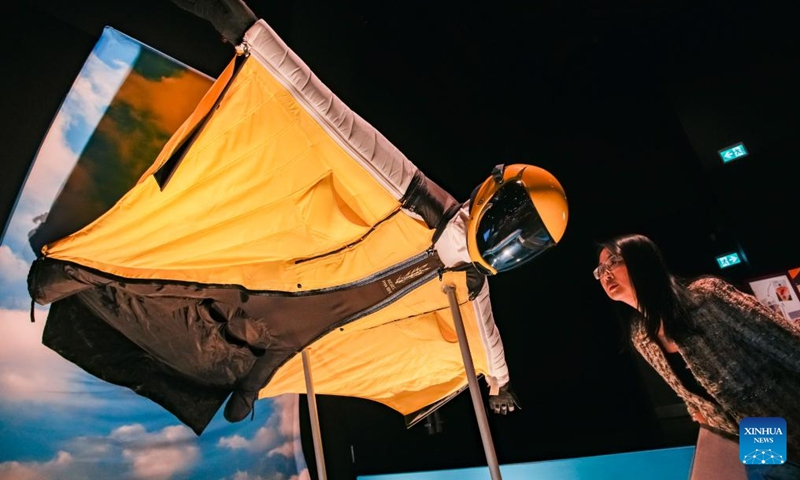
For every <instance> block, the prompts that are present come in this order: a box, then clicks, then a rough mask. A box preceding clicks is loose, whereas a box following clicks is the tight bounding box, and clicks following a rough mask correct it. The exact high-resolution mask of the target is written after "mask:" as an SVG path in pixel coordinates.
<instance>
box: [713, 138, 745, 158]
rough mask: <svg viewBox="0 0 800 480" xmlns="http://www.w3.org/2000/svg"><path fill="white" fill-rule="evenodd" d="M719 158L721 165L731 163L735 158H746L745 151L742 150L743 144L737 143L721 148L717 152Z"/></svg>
mask: <svg viewBox="0 0 800 480" xmlns="http://www.w3.org/2000/svg"><path fill="white" fill-rule="evenodd" d="M718 153H719V157H720V158H721V159H722V163H728V162H732V161H733V160H736V159H737V158H742V157H746V156H747V149H746V148H744V144H743V143H741V142H739V143H737V144H736V145H731V146H730V147H726V148H723V149H722V150H720V151H719V152H718Z"/></svg>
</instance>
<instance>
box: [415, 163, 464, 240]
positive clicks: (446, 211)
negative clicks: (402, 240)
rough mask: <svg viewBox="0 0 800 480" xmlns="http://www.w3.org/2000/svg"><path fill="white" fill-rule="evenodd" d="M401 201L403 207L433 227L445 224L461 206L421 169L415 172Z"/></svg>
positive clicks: (429, 226)
mask: <svg viewBox="0 0 800 480" xmlns="http://www.w3.org/2000/svg"><path fill="white" fill-rule="evenodd" d="M401 202H402V204H403V208H405V209H407V210H409V211H411V212H414V213H416V214H417V215H419V216H420V217H422V219H423V220H424V221H425V225H427V226H428V228H431V229H436V228H437V227H442V226H444V225H445V224H446V223H447V221H448V220H450V218H452V217H453V215H455V213H456V212H457V211H458V209H459V208H460V207H461V205H460V203H459V202H457V201H456V199H455V198H454V197H453V196H452V195H450V194H449V193H447V192H446V191H445V190H443V189H442V187H440V186H439V185H437V184H436V183H434V182H433V181H431V180H430V179H429V178H427V177H426V176H425V175H424V174H423V173H422V172H420V171H417V172H416V173H415V174H414V178H412V179H411V183H410V184H409V186H408V189H407V190H406V193H405V195H403V198H402V200H401Z"/></svg>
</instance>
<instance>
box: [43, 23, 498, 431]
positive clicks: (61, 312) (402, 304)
mask: <svg viewBox="0 0 800 480" xmlns="http://www.w3.org/2000/svg"><path fill="white" fill-rule="evenodd" d="M245 45H246V46H247V52H248V53H247V54H246V55H243V56H240V57H237V58H235V59H234V60H233V61H232V62H231V63H230V65H229V66H228V68H227V69H226V70H225V71H224V72H223V74H222V75H220V77H219V79H218V80H217V82H216V83H215V84H214V85H213V86H212V87H211V89H210V90H209V92H208V93H207V94H206V96H205V98H204V99H203V100H202V101H201V102H200V104H198V107H197V110H196V111H195V112H194V113H193V114H192V115H191V116H190V117H189V118H188V119H187V120H186V122H185V123H184V125H183V126H182V127H181V128H180V129H179V130H178V132H177V133H176V134H175V136H173V138H172V139H170V141H169V142H168V143H167V145H166V146H165V148H164V149H163V151H162V152H161V154H160V155H159V156H158V158H157V159H156V161H155V162H154V163H153V165H152V167H151V168H150V169H149V170H148V171H147V172H146V173H145V174H144V175H143V176H142V177H141V179H140V180H139V182H138V184H137V185H136V186H135V187H134V188H132V189H131V190H130V191H129V192H128V193H127V194H126V195H125V196H124V197H123V198H122V199H121V200H120V201H119V202H118V203H117V204H116V205H114V206H113V207H112V208H111V209H110V210H109V211H108V212H107V213H105V214H104V215H103V216H101V217H99V218H98V219H97V220H96V221H94V222H93V223H91V224H90V225H88V226H87V227H85V228H83V229H82V230H80V231H78V232H76V233H74V234H72V235H69V236H67V237H65V238H62V239H58V240H56V241H53V242H51V243H49V244H48V245H46V246H45V247H44V248H43V249H42V254H41V256H40V258H38V259H37V260H36V261H35V262H34V264H33V266H32V268H31V272H30V275H29V288H30V292H31V296H32V298H33V299H34V300H35V301H36V302H38V303H40V304H48V303H52V306H51V309H50V313H49V316H48V321H47V326H46V329H45V334H44V339H43V341H44V343H45V344H46V345H47V346H49V347H50V348H52V349H54V350H55V351H57V352H59V353H60V354H61V355H62V356H64V357H65V358H67V359H69V360H70V361H72V362H74V363H76V364H77V365H79V366H81V367H82V368H84V369H85V370H87V371H89V372H90V373H92V374H94V375H96V376H98V377H100V378H103V379H104V380H106V381H109V382H112V383H115V384H119V385H123V386H126V387H129V388H131V389H133V390H134V391H136V392H137V393H139V394H140V395H143V396H145V397H148V398H150V399H151V400H153V401H155V402H157V403H159V404H160V405H162V406H163V407H164V408H166V409H167V410H169V411H170V412H172V413H173V414H175V415H176V416H177V417H178V418H179V419H180V420H181V421H183V422H184V423H185V424H187V425H188V426H190V427H191V428H193V429H194V430H195V432H196V433H198V434H199V433H201V432H202V431H203V429H204V428H205V426H206V425H207V424H208V422H209V421H210V420H211V418H212V417H213V416H214V414H215V413H216V412H217V410H218V409H219V407H220V406H221V405H222V403H223V402H224V400H225V398H226V397H227V396H228V395H229V394H230V393H231V392H232V391H233V390H234V389H235V388H238V387H240V386H241V385H243V384H249V385H257V386H259V388H260V392H259V397H270V396H275V395H279V394H283V393H290V392H295V393H302V392H305V383H304V378H303V370H302V363H301V358H300V356H299V355H297V353H299V352H300V351H301V350H303V349H304V348H309V349H310V350H309V352H310V355H311V360H312V365H313V369H314V372H313V377H314V382H315V391H316V392H317V393H322V394H332V395H348V396H357V397H362V398H367V399H372V400H375V401H378V402H381V403H384V404H385V405H387V406H389V407H391V408H393V409H395V410H397V411H398V412H400V413H403V414H408V413H411V412H414V411H416V410H419V409H421V408H423V407H425V406H427V405H430V404H433V403H435V402H437V401H439V400H440V399H442V398H444V397H446V396H448V395H451V394H453V393H454V392H457V391H459V389H462V388H463V386H464V385H466V383H467V380H466V377H465V373H464V366H463V363H462V360H461V356H460V350H459V347H458V344H457V342H456V337H455V333H454V329H453V324H452V318H451V317H450V312H449V307H448V300H447V297H446V295H445V294H444V293H443V292H442V285H444V284H445V283H448V282H449V283H453V284H455V285H456V287H457V295H458V298H459V300H460V302H461V313H462V316H463V319H464V322H465V326H466V331H467V336H468V339H469V343H470V347H471V349H472V355H473V357H474V358H473V361H474V363H475V368H476V371H477V372H478V373H479V374H483V375H486V376H487V379H488V380H489V381H490V383H491V384H492V385H495V386H496V385H498V384H502V383H505V382H506V381H507V380H508V378H507V377H508V376H507V369H506V367H505V361H504V358H503V353H502V344H501V342H500V340H499V334H498V333H497V330H496V328H495V326H494V321H493V319H492V315H491V307H490V305H489V296H488V285H487V283H486V282H485V281H483V282H481V281H482V280H483V278H482V277H480V278H478V279H477V281H476V279H475V275H474V274H475V271H474V270H470V264H469V260H468V255H467V253H466V240H465V237H464V231H465V215H466V210H465V208H463V206H462V205H461V204H459V203H458V202H456V201H455V199H453V198H452V196H450V195H449V194H447V192H445V191H443V190H442V189H441V188H440V187H438V186H437V185H436V184H434V183H433V182H431V181H430V180H428V179H427V178H426V177H425V176H424V175H423V174H422V173H421V172H420V171H419V170H418V169H417V168H416V167H415V166H414V165H413V164H412V163H411V162H410V161H409V160H408V159H407V158H406V157H405V156H404V155H403V154H402V153H401V152H400V151H399V150H397V149H396V148H395V147H394V146H393V145H392V144H391V143H390V142H389V141H388V140H387V139H386V138H384V136H383V135H381V134H380V133H379V132H378V131H377V130H376V129H375V128H373V127H372V126H371V125H370V124H368V123H367V122H366V121H365V120H364V119H362V118H360V117H359V116H358V115H356V114H355V113H354V112H352V111H351V110H350V109H349V108H347V106H346V105H344V104H343V103H342V102H341V101H340V100H339V99H338V98H337V97H336V96H335V95H334V94H333V93H332V92H331V91H330V90H329V89H328V88H327V87H325V86H324V85H323V84H322V83H321V81H320V80H319V79H318V78H317V77H316V76H314V75H313V73H312V72H311V70H310V69H309V68H308V67H307V66H306V65H305V64H304V63H303V62H302V61H301V60H300V59H299V58H298V57H297V56H296V55H295V54H294V53H293V52H292V51H291V50H290V49H289V48H288V47H287V46H286V45H285V44H284V43H283V41H282V40H281V39H280V38H279V37H278V36H277V35H276V34H275V32H274V31H273V30H272V29H271V28H270V27H269V26H268V25H267V24H266V23H265V22H264V21H263V20H260V21H259V22H257V23H256V24H255V25H254V26H253V27H252V28H250V29H249V30H248V31H247V33H246V35H245ZM262 387H263V388H262Z"/></svg>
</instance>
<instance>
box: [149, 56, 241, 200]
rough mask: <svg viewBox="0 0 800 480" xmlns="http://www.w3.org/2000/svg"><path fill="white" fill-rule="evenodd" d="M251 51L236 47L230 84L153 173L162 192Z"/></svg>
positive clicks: (228, 84)
mask: <svg viewBox="0 0 800 480" xmlns="http://www.w3.org/2000/svg"><path fill="white" fill-rule="evenodd" d="M249 51H250V46H249V45H247V44H246V43H242V44H241V45H239V46H237V47H236V60H235V62H236V63H235V64H234V67H233V73H232V74H231V78H230V79H229V80H228V83H227V84H226V85H225V87H224V88H223V89H222V91H221V92H220V93H219V96H218V97H217V100H216V101H215V102H214V105H213V106H212V107H211V109H210V110H209V111H208V113H207V114H206V115H205V116H204V117H203V119H202V120H200V121H199V122H198V123H197V126H195V128H194V130H193V131H192V132H191V133H189V135H187V136H186V138H185V139H184V141H183V143H181V144H180V145H179V146H178V147H176V148H175V150H174V151H173V152H172V155H170V157H169V159H167V161H166V162H164V164H163V165H161V167H160V168H159V169H158V170H156V171H155V172H154V173H153V178H155V180H156V183H158V186H159V188H160V189H161V190H162V191H163V190H164V189H165V188H167V183H169V181H170V179H171V178H172V174H173V173H174V172H175V170H177V168H178V165H180V163H181V161H182V160H183V159H184V157H185V156H186V153H187V152H188V151H189V149H190V148H191V147H192V145H194V142H195V141H196V140H197V137H199V136H200V133H202V131H203V129H204V128H205V126H206V125H207V124H208V121H209V120H211V117H213V116H214V112H216V111H217V109H219V106H220V104H221V103H222V100H223V99H224V98H225V94H226V93H228V89H229V88H230V86H231V85H232V84H233V81H234V80H235V79H236V77H237V76H238V75H239V72H240V71H241V70H242V66H243V65H244V62H245V60H247V57H249V56H250V53H249Z"/></svg>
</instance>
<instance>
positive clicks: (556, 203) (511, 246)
mask: <svg viewBox="0 0 800 480" xmlns="http://www.w3.org/2000/svg"><path fill="white" fill-rule="evenodd" d="M568 216H569V209H568V207H567V197H566V195H565V194H564V189H563V188H562V187H561V184H560V183H559V182H558V180H556V178H555V177H554V176H553V175H552V174H551V173H550V172H548V171H547V170H544V169H542V168H539V167H535V166H533V165H524V164H514V165H507V166H505V165H498V166H496V167H495V168H494V170H493V171H492V175H491V176H490V177H489V178H487V179H486V181H484V182H483V184H482V185H481V186H480V187H478V188H477V189H476V192H475V193H474V196H473V198H472V200H471V205H470V211H469V224H468V225H467V248H468V250H469V256H470V258H471V259H472V262H473V263H474V264H475V265H476V266H478V267H480V268H481V270H483V271H484V272H487V273H489V274H491V275H494V274H496V273H498V272H502V271H507V270H511V269H512V268H515V267H518V266H520V265H522V264H523V263H525V262H527V261H529V260H531V259H532V258H534V257H535V256H537V255H538V254H540V253H542V252H543V251H545V250H547V249H548V248H550V247H552V246H554V245H555V244H557V243H558V242H559V241H560V240H561V237H562V236H563V235H564V230H566V228H567V219H568Z"/></svg>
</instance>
